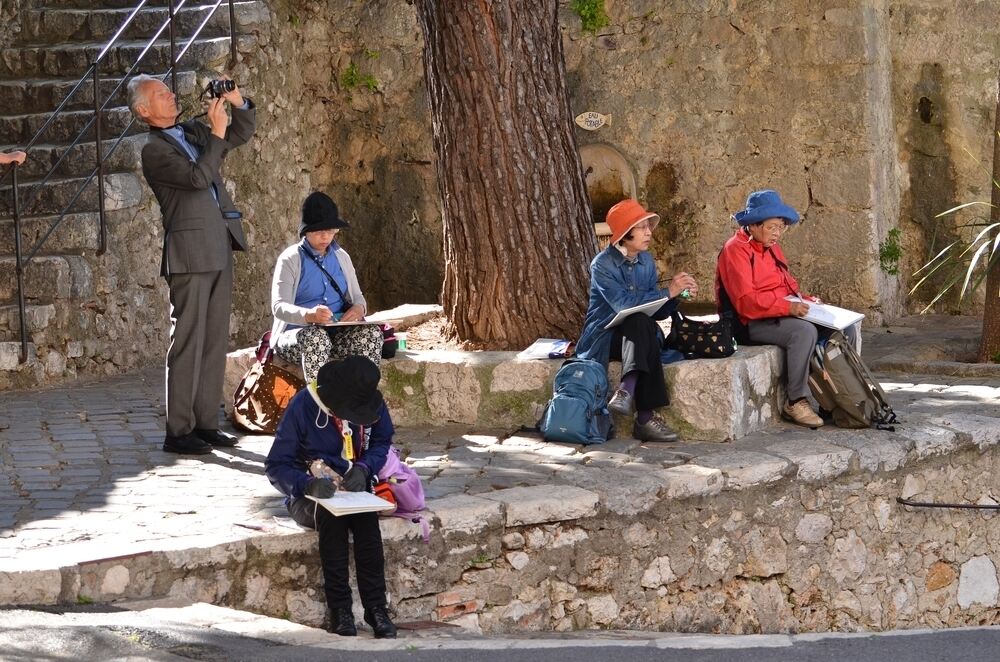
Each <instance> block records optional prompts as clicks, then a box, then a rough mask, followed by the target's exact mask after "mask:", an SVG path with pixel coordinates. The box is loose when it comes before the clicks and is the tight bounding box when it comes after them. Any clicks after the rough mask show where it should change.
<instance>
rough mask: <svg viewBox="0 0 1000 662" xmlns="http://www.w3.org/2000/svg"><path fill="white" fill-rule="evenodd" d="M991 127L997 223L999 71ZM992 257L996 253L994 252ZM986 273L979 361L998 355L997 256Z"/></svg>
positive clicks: (999, 196)
mask: <svg viewBox="0 0 1000 662" xmlns="http://www.w3.org/2000/svg"><path fill="white" fill-rule="evenodd" d="M993 122H994V130H993V181H992V182H991V184H993V186H992V187H991V190H992V195H991V196H990V202H991V203H992V204H993V207H991V208H990V222H991V223H1000V186H998V185H997V182H1000V74H998V75H997V107H996V113H995V115H994V120H993ZM998 234H1000V232H997V231H996V230H994V231H993V232H992V233H991V235H992V237H991V240H990V243H991V246H992V241H993V239H995V238H996V236H997V235H998ZM993 257H994V258H998V256H996V255H994V256H993ZM987 264H988V265H989V266H988V268H989V273H987V275H986V302H985V304H984V306H983V337H982V339H980V341H979V361H980V362H981V363H987V362H989V361H990V360H991V359H992V357H994V356H996V355H998V354H1000V259H993V260H991V261H990V262H988V263H987Z"/></svg>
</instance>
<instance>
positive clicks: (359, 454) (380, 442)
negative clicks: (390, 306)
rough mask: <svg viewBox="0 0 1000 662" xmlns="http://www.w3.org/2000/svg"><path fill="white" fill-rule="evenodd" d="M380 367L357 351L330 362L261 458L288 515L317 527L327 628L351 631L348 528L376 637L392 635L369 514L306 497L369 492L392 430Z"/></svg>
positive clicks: (373, 517) (292, 406) (378, 540)
mask: <svg viewBox="0 0 1000 662" xmlns="http://www.w3.org/2000/svg"><path fill="white" fill-rule="evenodd" d="M380 378H381V374H380V373H379V369H378V367H376V366H375V364H374V363H372V362H371V361H370V360H369V359H367V358H365V357H363V356H349V357H347V358H346V359H343V360H342V361H331V362H329V363H327V364H325V365H324V366H323V367H321V368H320V369H319V372H318V373H317V378H316V380H315V381H313V382H311V383H310V384H309V385H308V387H307V388H306V389H304V390H302V391H299V393H298V394H296V395H295V397H293V398H292V400H291V402H290V403H289V405H288V408H287V409H286V410H285V414H284V416H283V417H282V419H281V423H279V424H278V431H277V434H276V435H275V437H274V444H273V445H272V446H271V450H270V452H269V453H268V454H267V460H266V461H265V462H264V472H265V473H266V474H267V477H268V479H269V480H270V481H271V484H272V485H274V487H275V488H277V489H278V491H280V492H281V493H282V494H284V495H285V497H286V498H285V503H286V505H287V507H288V511H289V513H290V514H291V516H292V518H293V519H294V520H295V521H296V522H298V523H299V524H301V525H302V526H305V527H308V528H311V529H316V530H317V531H318V532H319V556H320V560H321V561H322V564H323V583H324V590H325V593H326V602H327V606H328V607H329V608H330V628H329V629H330V631H331V632H334V633H336V634H339V635H343V636H354V635H356V634H357V627H356V626H355V623H354V613H353V610H352V607H351V587H350V584H349V583H348V582H349V574H350V571H349V567H348V533H350V534H352V535H353V538H354V565H355V570H356V573H357V580H358V593H359V594H360V596H361V603H362V605H363V606H364V620H365V622H366V623H368V624H369V625H370V626H371V627H372V629H373V631H374V632H375V636H376V637H377V638H385V637H395V636H396V626H395V625H394V624H393V622H392V619H391V618H390V617H389V612H388V606H387V602H386V595H385V593H386V588H385V554H384V552H383V548H382V533H381V530H380V529H379V518H378V515H377V514H376V513H374V512H367V513H356V514H353V515H341V516H339V517H337V516H334V515H332V514H331V513H330V512H329V511H327V510H326V509H325V508H322V507H318V505H317V503H316V502H315V501H312V500H310V499H307V498H306V495H310V496H313V497H316V498H320V499H325V498H328V497H331V496H333V495H334V493H335V492H336V491H337V489H338V486H339V489H342V490H347V491H348V492H362V491H368V492H370V491H371V486H372V478H373V477H374V476H376V475H377V474H378V472H379V470H380V469H381V468H382V466H383V465H384V464H385V460H386V456H387V454H388V452H389V446H390V444H391V443H392V436H393V434H394V432H395V430H394V428H393V426H392V419H391V418H390V417H389V410H388V409H387V408H386V406H385V401H384V400H383V398H382V393H381V392H380V391H379V390H378V385H379V379H380Z"/></svg>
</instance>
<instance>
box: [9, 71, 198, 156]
mask: <svg viewBox="0 0 1000 662" xmlns="http://www.w3.org/2000/svg"><path fill="white" fill-rule="evenodd" d="M77 81H79V78H32V79H27V80H0V115H23V114H26V113H50V112H52V111H53V110H55V109H56V108H57V107H58V106H59V104H60V103H62V101H63V99H65V98H66V95H67V94H69V93H70V92H71V91H72V89H73V86H74V85H76V83H77ZM119 81H121V78H119V77H111V78H102V79H101V94H102V99H106V98H107V96H108V95H109V94H111V92H112V90H114V89H115V87H116V86H117V85H118V83H119ZM194 88H195V74H194V72H192V71H183V72H178V74H177V92H178V94H181V95H187V94H190V93H191V92H193V91H194ZM127 105H128V102H127V100H126V94H125V88H124V86H122V88H121V89H120V90H119V91H118V94H117V95H116V96H115V101H114V102H113V103H112V104H109V106H121V107H125V106H127ZM93 107H94V85H93V83H84V84H83V85H82V86H81V87H80V89H79V90H78V91H77V92H76V94H74V95H73V98H72V99H71V100H70V102H69V103H68V104H67V106H66V108H65V110H93ZM3 139H4V140H10V139H11V136H4V137H3Z"/></svg>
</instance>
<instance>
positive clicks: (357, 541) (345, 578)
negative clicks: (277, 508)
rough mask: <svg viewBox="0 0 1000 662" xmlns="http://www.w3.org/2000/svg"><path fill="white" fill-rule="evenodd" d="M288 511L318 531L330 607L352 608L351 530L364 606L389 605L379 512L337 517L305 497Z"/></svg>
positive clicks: (355, 565) (300, 521)
mask: <svg viewBox="0 0 1000 662" xmlns="http://www.w3.org/2000/svg"><path fill="white" fill-rule="evenodd" d="M288 512H289V513H291V515H292V519H294V520H295V521H296V522H298V523H299V524H301V525H302V526H307V527H309V528H310V529H316V530H317V531H319V558H320V561H322V563H323V584H324V590H325V592H326V604H327V606H328V607H330V609H341V608H343V609H350V608H351V586H350V584H349V583H348V582H349V580H350V570H349V568H348V554H347V532H348V531H350V532H351V533H353V534H354V569H355V570H356V571H357V575H358V593H359V594H360V595H361V604H362V605H364V608H365V609H372V608H373V607H384V606H386V600H385V555H384V554H383V552H382V531H381V529H379V524H378V515H377V514H376V513H358V514H356V515H342V516H341V517H334V516H333V515H331V514H330V512H329V511H328V510H326V509H325V508H323V506H320V505H318V504H317V503H316V502H315V501H311V500H309V499H306V498H302V499H296V500H295V501H293V502H292V503H291V504H289V506H288Z"/></svg>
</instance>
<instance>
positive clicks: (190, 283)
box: [166, 253, 233, 437]
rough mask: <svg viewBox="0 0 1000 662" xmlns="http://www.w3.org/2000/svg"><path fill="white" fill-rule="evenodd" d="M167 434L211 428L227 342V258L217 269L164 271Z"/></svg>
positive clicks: (230, 275)
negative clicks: (167, 309) (167, 303)
mask: <svg viewBox="0 0 1000 662" xmlns="http://www.w3.org/2000/svg"><path fill="white" fill-rule="evenodd" d="M167 287H168V289H169V291H170V349H168V350H167V426H166V427H167V430H166V432H167V435H168V436H171V437H179V436H181V435H185V434H188V433H189V432H191V431H192V430H194V429H195V428H198V429H202V430H216V429H218V427H219V405H220V404H222V383H223V377H224V375H225V371H226V349H227V348H228V346H229V314H230V311H231V309H232V294H233V258H232V253H230V254H229V265H228V266H227V267H226V268H225V269H223V270H222V271H209V272H204V273H184V274H172V275H170V276H167Z"/></svg>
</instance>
